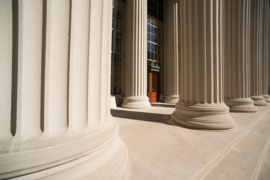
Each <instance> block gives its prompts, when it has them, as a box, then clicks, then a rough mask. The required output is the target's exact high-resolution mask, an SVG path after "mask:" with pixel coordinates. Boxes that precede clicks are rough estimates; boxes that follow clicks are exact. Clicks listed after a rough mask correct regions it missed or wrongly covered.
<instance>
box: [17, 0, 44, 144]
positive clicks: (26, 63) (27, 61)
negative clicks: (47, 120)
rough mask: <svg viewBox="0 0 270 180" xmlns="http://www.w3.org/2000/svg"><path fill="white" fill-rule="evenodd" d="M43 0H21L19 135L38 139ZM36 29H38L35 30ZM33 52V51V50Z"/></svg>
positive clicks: (24, 137)
mask: <svg viewBox="0 0 270 180" xmlns="http://www.w3.org/2000/svg"><path fill="white" fill-rule="evenodd" d="M42 6H43V2H42V0H36V1H33V2H28V1H19V3H18V8H19V19H18V22H19V25H18V28H19V35H18V40H19V41H18V87H17V126H16V138H22V139H23V140H26V139H37V138H38V137H39V136H40V135H41V133H42V132H41V129H40V113H41V110H40V101H41V94H40V92H41V90H40V88H41V78H40V77H41V63H42V15H43V14H42V9H43V8H42ZM33 29H34V31H33ZM29 51H32V52H31V53H29Z"/></svg>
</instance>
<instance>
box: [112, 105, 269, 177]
mask: <svg viewBox="0 0 270 180" xmlns="http://www.w3.org/2000/svg"><path fill="white" fill-rule="evenodd" d="M258 109H259V111H258V112H257V113H230V115H231V116H232V117H233V119H234V120H235V122H236V124H237V127H236V128H234V129H232V130H226V131H214V130H197V129H187V128H184V127H179V126H176V125H175V124H174V123H173V122H172V121H171V119H170V115H171V114H172V113H173V111H174V105H170V104H165V103H155V104H152V107H151V108H149V109H144V110H130V109H123V108H120V107H117V108H112V109H111V114H112V116H113V117H115V118H116V119H117V120H118V122H119V126H120V137H121V138H122V140H123V141H124V143H125V144H126V146H127V148H128V153H129V170H128V173H127V177H126V179H127V180H152V179H153V180H154V179H155V180H159V179H160V180H167V179H168V180H176V179H177V180H179V179H183V180H187V179H222V180H223V179H224V180H225V179H226V180H227V179H237V180H238V179H240V180H242V179H243V180H246V179H260V180H263V179H270V173H269V172H270V169H269V168H270V157H269V156H270V150H269V148H268V147H269V145H270V140H269V139H270V138H269V137H270V106H267V107H258Z"/></svg>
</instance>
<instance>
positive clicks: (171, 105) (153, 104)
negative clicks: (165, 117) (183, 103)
mask: <svg viewBox="0 0 270 180" xmlns="http://www.w3.org/2000/svg"><path fill="white" fill-rule="evenodd" d="M151 106H154V107H168V108H175V104H163V103H151Z"/></svg>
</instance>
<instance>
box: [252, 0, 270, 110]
mask: <svg viewBox="0 0 270 180" xmlns="http://www.w3.org/2000/svg"><path fill="white" fill-rule="evenodd" d="M263 6H264V0H251V7H252V8H251V16H250V17H251V22H250V25H251V34H250V82H251V83H250V92H251V94H250V95H251V99H253V100H254V104H255V105H256V106H266V105H267V103H266V102H265V99H264V97H263V91H262V88H263V85H262V83H263V82H262V78H263V75H262V74H263V72H262V68H263V64H262V63H263V61H262V55H263V43H262V38H263Z"/></svg>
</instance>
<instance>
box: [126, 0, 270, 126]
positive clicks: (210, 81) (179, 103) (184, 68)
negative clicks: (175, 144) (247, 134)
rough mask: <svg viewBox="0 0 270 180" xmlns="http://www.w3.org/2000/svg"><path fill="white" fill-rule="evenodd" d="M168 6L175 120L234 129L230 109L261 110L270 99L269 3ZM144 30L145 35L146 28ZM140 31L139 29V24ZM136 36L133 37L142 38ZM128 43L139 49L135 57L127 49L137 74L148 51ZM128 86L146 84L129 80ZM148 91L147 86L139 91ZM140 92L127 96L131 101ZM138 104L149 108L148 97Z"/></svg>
mask: <svg viewBox="0 0 270 180" xmlns="http://www.w3.org/2000/svg"><path fill="white" fill-rule="evenodd" d="M135 2H136V3H138V2H139V1H134V4H136V3H135ZM128 4H129V1H127V5H128ZM133 8H134V9H136V12H140V11H143V10H140V9H138V8H140V7H137V6H135V5H133ZM141 8H142V9H143V7H141ZM164 8H165V10H164V12H165V13H164V31H165V34H164V39H165V45H164V51H165V53H164V54H165V56H164V59H165V61H164V65H165V70H164V71H165V77H164V79H165V82H164V83H165V100H164V102H167V103H172V104H176V109H175V111H174V113H173V114H172V119H173V120H174V121H175V122H176V123H178V124H181V125H183V126H188V127H192V128H206V129H230V128H233V127H234V126H235V123H234V120H233V119H232V118H231V117H230V115H229V111H235V112H257V110H258V109H257V108H256V107H255V106H260V105H261V106H266V105H267V102H270V101H269V99H270V98H269V95H268V79H269V77H268V69H267V68H268V58H269V55H268V43H269V42H268V41H269V38H268V33H269V27H268V26H269V25H268V24H269V22H268V21H269V1H267V0H237V1H235V0H226V1H225V0H218V1H209V0H168V1H166V2H164ZM129 12H131V11H129ZM130 15H131V14H130V13H129V19H130ZM133 16H134V18H135V16H137V15H136V13H133ZM136 22H139V21H136ZM131 23H133V24H134V22H132V21H131V20H127V24H128V25H127V27H130V26H131V25H130V24H131ZM135 27H139V26H135ZM142 27H143V26H142ZM141 30H142V31H144V32H145V33H146V30H145V29H141ZM136 31H140V30H139V29H137V28H136ZM134 32H135V31H134ZM126 36H128V37H129V36H130V35H129V34H128V33H127V34H126ZM136 38H141V37H140V36H136ZM136 38H133V40H134V41H135V40H136V42H137V39H136ZM138 42H139V41H138ZM126 44H130V45H127V46H130V47H131V46H132V45H133V46H134V47H136V48H134V49H136V51H137V53H136V52H135V51H134V50H133V51H131V52H132V56H133V57H132V58H131V57H130V56H129V55H130V54H129V52H130V50H127V51H126V53H127V54H129V55H127V56H126V62H127V63H130V65H129V66H126V67H127V69H126V70H131V69H135V71H134V70H133V71H132V72H137V71H136V69H137V68H136V67H137V64H142V63H137V61H136V62H135V61H134V57H137V56H139V55H140V52H143V51H144V50H143V48H144V46H135V45H136V43H134V42H133V41H130V40H129V41H127V42H126ZM138 48H141V50H139V49H138ZM146 59H147V58H145V61H146ZM134 62H135V63H134ZM138 62H139V61H138ZM145 72H146V71H145ZM139 74H140V73H138V74H136V73H135V74H133V76H131V77H130V78H131V79H132V78H133V77H134V78H141V77H142V78H145V80H144V81H143V82H145V81H146V76H144V75H141V76H140V75H139ZM127 76H128V77H129V76H130V73H127ZM136 76H137V77H136ZM140 80H141V79H140ZM129 82H133V81H129ZM136 82H139V81H136ZM128 86H134V87H143V86H144V85H142V84H141V85H140V84H138V83H133V85H132V84H130V83H129V84H128ZM146 91H147V90H146V88H144V89H142V90H141V91H140V93H142V92H145V93H142V94H146ZM136 96H137V94H136V91H133V92H131V93H128V94H126V98H127V99H128V98H132V97H136ZM139 104H140V103H137V104H136V106H137V107H140V108H144V107H146V108H148V107H149V106H145V105H144V104H145V100H144V103H141V104H142V105H141V106H140V105H139ZM122 106H123V105H122ZM123 107H125V106H123ZM137 107H136V108H137ZM129 108H132V107H129Z"/></svg>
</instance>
